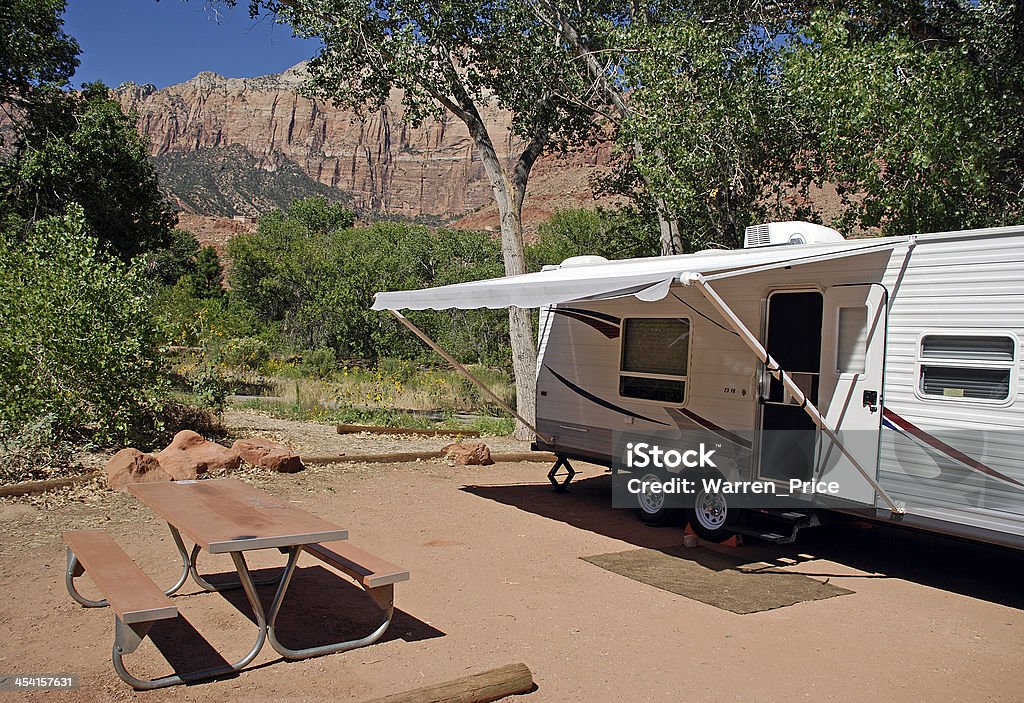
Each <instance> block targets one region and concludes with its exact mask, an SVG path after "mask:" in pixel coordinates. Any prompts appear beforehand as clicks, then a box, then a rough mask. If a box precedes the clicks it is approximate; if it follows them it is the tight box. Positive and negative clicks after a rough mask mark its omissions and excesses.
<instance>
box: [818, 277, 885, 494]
mask: <svg viewBox="0 0 1024 703" xmlns="http://www.w3.org/2000/svg"><path fill="white" fill-rule="evenodd" d="M886 302H887V295H886V290H885V288H883V287H882V286H880V285H878V284H877V283H868V284H860V285H843V286H833V287H832V288H828V289H826V290H825V297H824V311H823V320H822V331H821V337H822V339H821V342H822V343H821V377H820V378H821V380H820V386H819V393H818V401H819V402H818V406H819V408H820V409H821V411H822V414H823V415H824V416H825V420H826V422H827V423H828V424H829V425H830V426H831V427H834V428H836V433H837V436H838V438H839V440H840V441H841V442H842V443H843V445H844V446H845V447H846V448H847V450H849V451H850V452H851V453H852V454H853V455H854V456H855V457H856V458H857V460H858V461H859V462H860V465H861V466H862V467H864V469H865V470H867V471H868V472H869V473H871V474H872V477H873V478H875V480H877V479H878V445H879V432H880V430H881V425H882V374H883V368H884V362H885V328H886V312H887V309H886ZM821 442H822V446H821V451H820V452H819V453H818V467H817V472H816V473H818V475H819V476H820V480H821V481H823V482H834V483H835V484H837V487H838V493H836V494H832V495H835V496H837V497H839V498H841V499H843V500H844V501H852V502H854V503H857V504H860V505H869V506H874V504H875V490H874V489H873V488H872V486H871V485H870V484H869V483H868V482H867V481H866V480H864V477H863V476H862V475H861V474H860V472H858V471H857V469H856V468H855V467H854V466H853V464H852V463H851V462H850V460H849V459H847V458H846V457H845V456H843V454H842V452H840V451H839V450H838V449H837V448H836V447H835V446H833V444H832V442H831V440H829V438H828V437H827V436H826V435H825V434H824V433H823V434H822V435H821ZM830 497H831V496H830Z"/></svg>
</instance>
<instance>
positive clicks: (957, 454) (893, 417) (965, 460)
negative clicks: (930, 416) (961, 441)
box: [882, 408, 1024, 488]
mask: <svg viewBox="0 0 1024 703" xmlns="http://www.w3.org/2000/svg"><path fill="white" fill-rule="evenodd" d="M882 416H883V417H884V418H885V419H886V420H889V421H890V422H891V423H893V424H894V425H896V426H897V427H899V428H900V429H901V430H903V431H904V432H907V433H908V434H911V435H913V436H914V437H915V438H916V439H919V440H920V441H922V442H924V443H925V444H927V445H928V446H930V447H932V448H933V449H936V450H938V451H940V452H942V453H943V454H945V455H946V456H948V457H950V458H952V459H956V460H957V461H959V462H960V463H961V464H963V465H964V466H967V467H970V468H972V469H974V470H975V471H980V472H981V473H983V474H985V475H986V476H991V477H992V478H997V479H999V480H1000V481H1006V482H1007V483H1012V484H1013V485H1015V486H1020V487H1021V488H1024V483H1021V482H1020V481H1018V480H1017V479H1015V478H1010V477H1009V476H1006V475H1005V474H1001V473H999V472H998V471H996V470H995V469H993V468H991V467H989V466H985V465H984V464H982V463H981V462H980V461H975V460H974V459H972V458H971V457H969V456H967V455H966V454H964V453H963V452H962V451H960V450H959V449H955V448H953V447H951V446H949V445H948V444H946V443H945V442H943V441H942V440H941V439H938V438H936V437H933V436H931V435H930V434H928V433H927V432H925V431H924V430H922V429H921V428H920V427H918V426H917V425H915V424H913V423H912V422H910V421H908V420H904V419H903V418H902V417H900V416H899V415H897V414H896V413H894V412H893V411H892V410H889V409H888V408H883V409H882Z"/></svg>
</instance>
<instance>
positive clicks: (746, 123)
mask: <svg viewBox="0 0 1024 703" xmlns="http://www.w3.org/2000/svg"><path fill="white" fill-rule="evenodd" d="M522 1H523V2H525V3H528V4H529V6H530V7H531V9H532V10H533V11H534V13H535V14H536V16H537V17H538V18H540V19H541V20H542V21H544V22H546V23H547V24H548V25H549V26H550V27H551V28H552V30H553V31H555V32H556V33H557V35H558V38H559V45H560V47H561V48H562V49H563V50H564V51H565V52H567V53H568V54H569V55H570V56H572V57H573V59H575V60H574V61H573V62H572V63H571V64H570V65H571V66H572V67H573V68H575V69H576V70H578V71H581V72H583V73H584V74H585V76H586V79H588V80H590V81H592V82H593V85H594V86H595V87H596V88H597V90H595V91H593V92H592V93H591V94H590V95H589V98H590V102H589V104H588V107H589V108H590V109H592V110H593V111H594V112H595V113H597V114H601V115H602V116H603V117H604V118H605V119H606V124H608V125H610V126H611V127H612V128H613V129H614V131H615V136H616V141H617V143H618V144H619V145H620V148H621V149H622V150H623V151H624V152H626V153H627V154H628V156H629V158H628V159H627V160H626V169H627V170H626V172H624V173H622V174H620V176H621V177H622V178H621V179H620V180H619V181H618V182H613V186H612V187H613V188H616V189H619V190H623V191H625V192H627V193H630V194H631V195H632V196H633V197H634V198H635V199H637V200H640V201H642V202H646V203H650V204H653V212H654V213H655V214H656V215H657V218H658V221H659V225H660V232H661V251H662V254H666V255H668V254H679V253H683V252H685V251H691V250H693V249H695V248H698V247H701V246H705V245H707V244H709V243H717V244H733V243H735V242H736V241H738V238H739V235H738V232H739V231H740V228H741V226H742V224H743V223H744V221H745V220H748V219H750V212H751V211H752V210H757V209H763V208H761V207H760V205H759V203H760V202H762V201H763V197H762V193H761V189H762V188H763V187H764V183H763V182H762V181H764V180H765V179H764V178H763V176H762V174H765V173H768V172H769V170H770V169H768V168H767V161H769V160H775V161H778V163H779V164H782V163H784V162H785V159H784V158H783V159H779V158H778V155H780V154H783V153H784V149H783V148H782V147H783V144H782V143H780V142H778V141H777V135H776V134H770V132H772V131H774V130H773V129H772V127H771V122H772V120H771V118H770V113H769V112H768V110H769V109H770V108H771V107H773V104H774V103H775V102H777V100H776V96H774V95H772V93H773V92H774V91H773V90H772V82H771V80H770V73H769V72H767V71H766V70H765V66H766V64H767V63H769V61H770V57H771V56H773V55H775V54H777V50H778V49H777V46H775V44H774V32H775V31H776V25H784V24H785V23H784V21H783V19H782V18H783V16H784V14H785V13H783V12H782V11H781V10H780V9H779V8H778V7H777V6H774V5H773V11H772V13H767V12H766V10H765V9H764V8H762V7H761V4H760V3H758V2H757V1H756V0H752V1H751V2H744V1H742V0H741V1H738V2H734V3H729V4H728V5H723V4H722V3H710V2H680V1H676V0H668V1H662V2H652V3H646V4H643V5H636V4H634V3H632V2H619V1H617V0H605V1H604V2H599V3H596V4H588V5H586V6H582V5H580V4H577V3H571V2H567V1H564V0H522Z"/></svg>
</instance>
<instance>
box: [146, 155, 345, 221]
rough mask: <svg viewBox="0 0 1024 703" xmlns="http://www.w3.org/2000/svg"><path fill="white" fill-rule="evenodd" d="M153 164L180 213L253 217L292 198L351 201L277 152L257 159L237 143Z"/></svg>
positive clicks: (161, 158)
mask: <svg viewBox="0 0 1024 703" xmlns="http://www.w3.org/2000/svg"><path fill="white" fill-rule="evenodd" d="M153 161H154V163H155V164H156V170H157V172H158V173H159V174H160V183H161V185H162V187H163V188H164V190H165V191H166V192H167V193H168V194H169V195H170V196H171V197H172V198H174V199H175V200H176V201H177V204H178V206H179V207H180V208H181V210H183V211H185V212H191V213H202V214H207V215H222V216H227V217H230V216H233V215H248V216H253V217H255V216H258V215H259V214H260V213H263V212H266V211H268V210H273V209H283V208H286V207H287V206H288V203H290V202H291V201H292V200H294V199H295V198H302V197H308V196H311V195H322V196H324V197H326V198H327V199H328V200H332V201H341V202H348V200H349V199H350V198H349V197H348V195H347V194H346V193H344V192H342V191H341V190H339V189H337V188H332V187H330V186H327V185H324V184H323V183H320V182H319V181H314V180H313V179H312V178H310V177H309V176H308V175H307V174H306V172H305V171H303V170H302V169H301V168H300V167H299V166H298V164H296V163H295V162H294V161H291V160H289V159H288V158H287V157H285V156H284V155H283V154H281V153H280V152H275V153H274V154H272V155H270V156H269V157H266V158H263V159H259V158H257V157H256V156H254V155H253V154H252V153H251V152H250V151H249V150H248V149H246V148H245V147H244V146H242V145H241V144H229V145H228V146H225V147H204V148H201V149H196V150H195V151H169V152H166V153H163V154H158V155H157V156H155V157H154V159H153Z"/></svg>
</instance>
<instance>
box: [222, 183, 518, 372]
mask: <svg viewBox="0 0 1024 703" xmlns="http://www.w3.org/2000/svg"><path fill="white" fill-rule="evenodd" d="M351 222H352V218H351V215H350V214H349V213H347V212H346V211H344V210H342V209H341V208H338V207H337V206H331V205H328V204H327V203H326V202H325V201H323V200H298V201H295V202H294V203H293V204H292V205H291V206H290V207H289V209H288V211H287V212H276V213H271V214H269V215H267V216H265V217H264V218H263V219H262V220H261V221H260V225H259V228H258V229H257V231H256V232H254V233H252V234H245V235H239V236H237V237H235V238H234V239H232V240H231V242H230V243H229V245H228V251H229V253H230V256H231V259H232V266H231V271H230V274H229V281H230V284H231V289H232V296H233V298H234V299H236V300H237V301H238V302H239V303H240V304H241V305H243V306H245V307H246V308H248V309H250V310H251V311H252V312H253V316H254V319H255V320H256V321H257V322H258V323H259V324H267V325H280V329H281V331H282V334H283V335H284V337H285V338H286V340H287V341H288V342H289V344H290V345H291V347H292V348H293V349H320V348H330V349H332V350H334V352H335V353H336V355H337V358H360V359H377V358H379V357H382V356H395V357H403V358H413V357H416V356H420V355H422V354H424V353H425V351H424V350H425V348H424V347H423V346H422V345H421V344H420V343H419V342H418V341H417V340H416V339H415V338H414V337H412V335H410V334H409V333H408V332H407V331H406V330H405V329H404V328H403V327H401V326H400V325H399V324H398V323H397V322H396V321H395V320H394V319H392V318H390V317H389V316H387V315H383V314H381V313H379V312H375V311H373V310H371V309H370V307H371V305H372V304H373V296H374V294H375V293H377V292H378V291H381V290H394V289H406V288H422V287H425V286H436V285H446V284H448V283H456V282H459V281H466V280H475V279H478V278H486V277H488V276H493V275H500V274H501V262H500V256H499V252H498V246H497V244H496V243H495V242H494V241H493V240H492V239H491V238H490V237H488V236H487V235H485V234H479V233H468V232H450V231H445V230H442V231H439V232H431V231H430V230H429V229H427V228H426V227H421V226H416V225H408V224H401V223H395V222H382V223H377V224H374V225H371V226H369V227H359V228H351V227H350V225H351ZM501 317H502V316H501V315H500V313H499V314H498V315H495V314H493V313H487V312H482V311H445V312H437V313H432V312H428V313H422V314H418V315H414V316H413V318H414V319H415V320H416V322H417V324H422V325H423V327H424V329H425V331H427V332H428V333H433V334H436V335H437V337H435V338H439V341H442V343H445V344H446V345H448V346H446V348H448V349H454V350H455V353H456V354H458V355H460V356H462V357H463V358H466V359H471V360H478V359H479V360H493V359H494V358H500V357H501V356H502V354H503V353H504V350H505V349H507V347H505V346H504V335H507V329H508V328H507V323H505V322H503V320H502V319H501Z"/></svg>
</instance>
